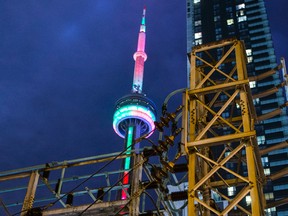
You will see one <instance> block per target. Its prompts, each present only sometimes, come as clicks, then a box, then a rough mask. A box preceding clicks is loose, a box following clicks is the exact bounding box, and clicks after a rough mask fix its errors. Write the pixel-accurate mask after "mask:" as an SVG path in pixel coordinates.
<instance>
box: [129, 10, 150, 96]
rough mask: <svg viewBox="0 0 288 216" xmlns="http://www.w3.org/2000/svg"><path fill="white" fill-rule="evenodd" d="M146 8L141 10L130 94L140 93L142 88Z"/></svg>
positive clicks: (145, 55)
mask: <svg viewBox="0 0 288 216" xmlns="http://www.w3.org/2000/svg"><path fill="white" fill-rule="evenodd" d="M145 19H146V6H144V8H143V15H142V21H141V25H140V31H139V34H138V44H137V51H136V52H135V53H134V55H133V58H134V60H135V66H134V77H133V85H132V92H133V93H140V94H141V93H142V86H143V75H144V62H145V61H146V59H147V54H146V53H145V42H146V20H145Z"/></svg>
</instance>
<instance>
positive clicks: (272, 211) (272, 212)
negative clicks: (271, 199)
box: [265, 207, 276, 216]
mask: <svg viewBox="0 0 288 216" xmlns="http://www.w3.org/2000/svg"><path fill="white" fill-rule="evenodd" d="M265 212H266V215H267V216H272V215H275V212H276V208H275V207H273V208H268V209H266V210H265Z"/></svg>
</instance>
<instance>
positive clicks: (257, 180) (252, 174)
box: [184, 39, 265, 216]
mask: <svg viewBox="0 0 288 216" xmlns="http://www.w3.org/2000/svg"><path fill="white" fill-rule="evenodd" d="M219 54H221V58H220V57H219V58H218V59H217V57H216V59H215V56H219ZM190 60H191V70H190V86H189V89H188V90H187V91H186V100H185V112H184V119H185V121H186V123H187V125H188V127H185V137H187V138H188V139H187V140H186V141H185V148H186V152H187V155H188V158H189V178H188V183H189V189H188V215H205V216H209V215H230V214H231V215H238V214H239V212H242V214H244V215H253V216H257V215H265V214H264V208H265V200H264V198H263V193H262V185H263V183H264V182H265V175H264V173H263V167H262V163H261V157H260V152H259V149H258V144H257V141H256V132H255V130H254V123H255V121H257V117H256V114H255V110H254V105H253V100H252V94H251V92H250V87H249V79H248V76H247V71H246V54H245V48H244V44H243V43H242V42H241V41H238V40H234V39H231V40H225V41H221V42H217V43H212V44H207V45H202V46H196V47H194V49H193V50H192V53H191V57H190ZM223 101H224V102H223ZM219 134H221V135H219ZM223 134H224V135H223ZM243 167H244V169H243ZM229 189H231V194H233V196H229V197H228V196H226V195H225V192H224V191H226V192H227V190H229ZM247 196H249V197H250V198H251V205H250V206H249V207H251V208H247V206H246V200H245V197H247ZM217 197H218V198H219V199H221V200H223V201H224V205H223V206H222V207H221V208H220V207H219V206H217V205H216V204H215V203H216V201H217V200H215V199H217ZM235 211H237V212H238V214H236V213H235ZM233 212H234V213H233ZM239 215H241V214H239Z"/></svg>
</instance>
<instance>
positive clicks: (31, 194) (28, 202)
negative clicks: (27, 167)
mask: <svg viewBox="0 0 288 216" xmlns="http://www.w3.org/2000/svg"><path fill="white" fill-rule="evenodd" d="M38 180H39V173H38V172H37V171H35V172H32V173H31V175H30V180H29V183H28V188H27V192H26V195H25V198H24V202H23V206H22V210H21V216H24V215H26V214H27V211H28V210H30V209H31V208H32V206H33V203H34V198H35V193H36V189H37V185H38Z"/></svg>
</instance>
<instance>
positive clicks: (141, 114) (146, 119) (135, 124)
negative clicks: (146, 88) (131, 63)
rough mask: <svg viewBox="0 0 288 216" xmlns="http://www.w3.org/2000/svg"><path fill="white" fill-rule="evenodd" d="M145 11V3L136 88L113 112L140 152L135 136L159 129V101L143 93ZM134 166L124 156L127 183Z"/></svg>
mask: <svg viewBox="0 0 288 216" xmlns="http://www.w3.org/2000/svg"><path fill="white" fill-rule="evenodd" d="M145 15H146V8H145V7H144V9H143V16H142V22H141V25H140V31H139V34H138V45H137V51H136V52H135V53H134V55H133V58H134V60H135V67H134V77H133V85H132V91H131V93H130V94H128V95H125V96H124V97H122V98H120V99H119V100H118V101H117V102H116V106H115V111H114V116H113V128H114V130H115V132H116V133H117V134H118V135H119V136H120V137H122V138H124V139H125V149H127V152H128V153H129V151H131V150H132V149H133V148H134V149H135V151H136V153H138V150H139V147H140V143H135V144H134V145H132V143H133V140H135V139H137V138H139V137H141V136H143V135H145V134H146V135H147V137H149V136H150V135H151V134H152V133H153V131H154V129H155V125H154V121H155V120H156V109H155V105H154V103H153V102H152V101H151V100H150V99H149V98H148V97H146V95H145V94H143V91H142V86H143V74H144V63H145V61H146V60H147V54H146V53H145V42H146V24H145ZM130 168H131V159H130V157H127V158H125V160H124V167H123V169H124V178H123V181H122V183H123V185H127V184H129V182H130V179H129V178H130V176H129V175H128V172H129V169H130ZM126 192H127V190H126V191H125V190H122V194H121V199H126V198H127V195H126V194H127V193H126Z"/></svg>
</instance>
